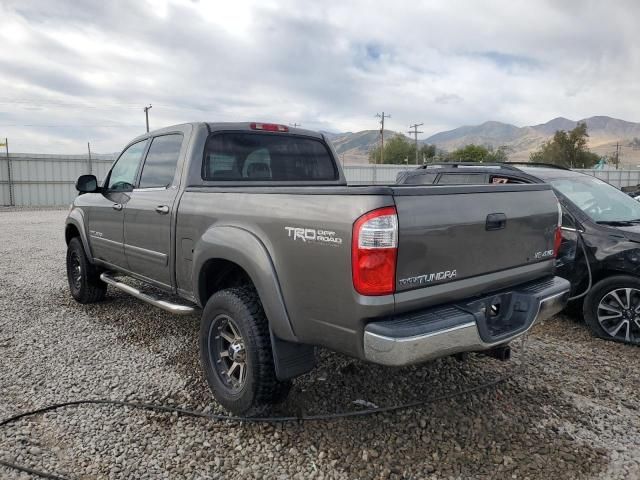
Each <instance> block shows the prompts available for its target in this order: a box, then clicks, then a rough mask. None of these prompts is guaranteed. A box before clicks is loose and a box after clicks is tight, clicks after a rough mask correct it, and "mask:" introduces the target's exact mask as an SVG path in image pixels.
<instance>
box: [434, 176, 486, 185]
mask: <svg viewBox="0 0 640 480" xmlns="http://www.w3.org/2000/svg"><path fill="white" fill-rule="evenodd" d="M485 183H487V176H486V175H485V174H484V173H443V174H442V175H440V180H439V181H438V184H439V185H483V184H485Z"/></svg>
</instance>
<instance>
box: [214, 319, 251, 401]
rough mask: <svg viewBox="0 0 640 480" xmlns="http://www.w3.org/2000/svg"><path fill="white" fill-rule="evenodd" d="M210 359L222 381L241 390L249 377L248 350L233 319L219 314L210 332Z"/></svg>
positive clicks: (232, 387)
mask: <svg viewBox="0 0 640 480" xmlns="http://www.w3.org/2000/svg"><path fill="white" fill-rule="evenodd" d="M209 359H210V362H211V365H213V367H214V370H215V371H216V373H217V374H218V377H219V378H220V380H222V382H223V383H224V384H225V385H226V386H227V387H228V388H229V389H231V390H232V391H239V390H241V389H242V388H243V387H244V385H245V382H246V379H247V351H246V348H245V341H244V338H243V337H242V335H241V334H240V329H239V328H238V326H237V325H236V323H235V322H234V321H233V319H232V318H231V317H230V316H228V315H224V314H220V315H218V316H217V317H216V318H215V319H214V320H213V322H212V323H211V330H210V332H209Z"/></svg>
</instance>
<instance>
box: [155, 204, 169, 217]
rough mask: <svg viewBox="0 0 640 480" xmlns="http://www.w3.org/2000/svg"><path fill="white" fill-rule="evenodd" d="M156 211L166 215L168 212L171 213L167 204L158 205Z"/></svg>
mask: <svg viewBox="0 0 640 480" xmlns="http://www.w3.org/2000/svg"><path fill="white" fill-rule="evenodd" d="M156 212H158V213H159V214H161V215H166V214H167V213H169V207H167V206H166V205H158V206H157V207H156Z"/></svg>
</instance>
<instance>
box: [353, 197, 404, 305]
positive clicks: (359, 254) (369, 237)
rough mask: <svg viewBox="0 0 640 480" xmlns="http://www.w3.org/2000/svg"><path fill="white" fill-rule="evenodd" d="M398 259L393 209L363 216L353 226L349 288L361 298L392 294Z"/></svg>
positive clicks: (394, 209)
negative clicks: (351, 276) (351, 287)
mask: <svg viewBox="0 0 640 480" xmlns="http://www.w3.org/2000/svg"><path fill="white" fill-rule="evenodd" d="M397 256H398V214H397V212H396V208H395V207H384V208H379V209H377V210H373V211H371V212H369V213H365V214H364V215H363V216H361V217H360V218H358V220H356V222H355V223H354V224H353V241H352V245H351V269H352V274H353V287H354V288H355V289H356V291H357V292H358V293H360V294H362V295H388V294H391V293H393V292H394V291H395V286H396V259H397Z"/></svg>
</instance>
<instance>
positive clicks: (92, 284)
mask: <svg viewBox="0 0 640 480" xmlns="http://www.w3.org/2000/svg"><path fill="white" fill-rule="evenodd" d="M67 280H68V282H69V290H70V291H71V295H72V296H73V298H75V299H76V301H78V302H79V303H94V302H99V301H100V300H103V299H104V296H105V294H106V292H107V284H106V283H104V282H103V281H102V280H100V272H99V270H98V269H97V268H96V267H95V266H94V265H92V264H91V263H90V262H89V259H88V258H87V255H86V254H85V252H84V247H83V246H82V241H81V240H80V238H78V237H74V238H72V239H71V241H70V242H69V246H68V247H67Z"/></svg>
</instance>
